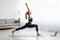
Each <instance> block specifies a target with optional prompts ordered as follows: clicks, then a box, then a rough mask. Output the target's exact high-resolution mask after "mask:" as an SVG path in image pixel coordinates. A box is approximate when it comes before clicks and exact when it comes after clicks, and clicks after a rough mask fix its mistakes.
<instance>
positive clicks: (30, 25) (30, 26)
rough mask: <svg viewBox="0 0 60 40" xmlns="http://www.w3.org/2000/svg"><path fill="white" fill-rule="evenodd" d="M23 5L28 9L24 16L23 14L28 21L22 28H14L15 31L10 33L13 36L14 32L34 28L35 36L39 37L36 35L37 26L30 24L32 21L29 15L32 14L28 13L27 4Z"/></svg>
mask: <svg viewBox="0 0 60 40" xmlns="http://www.w3.org/2000/svg"><path fill="white" fill-rule="evenodd" d="M25 5H26V7H27V9H28V11H27V12H26V14H25V18H26V19H28V22H27V23H26V24H25V25H24V26H22V27H21V28H16V29H14V30H13V31H12V34H13V35H14V32H15V31H18V30H22V29H24V28H33V27H35V28H36V32H37V36H39V35H40V34H39V33H38V25H36V24H32V21H33V19H32V17H31V14H32V13H31V12H30V10H29V8H28V5H27V3H25ZM27 17H28V18H27Z"/></svg>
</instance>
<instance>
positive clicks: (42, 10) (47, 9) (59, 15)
mask: <svg viewBox="0 0 60 40" xmlns="http://www.w3.org/2000/svg"><path fill="white" fill-rule="evenodd" d="M20 2H21V5H22V6H23V7H21V8H20V9H21V10H20V11H21V14H20V16H21V24H22V25H23V24H25V22H26V21H25V19H24V17H25V16H24V14H25V12H26V6H25V4H24V2H27V3H28V6H29V8H30V10H31V12H32V17H33V23H35V24H38V26H39V29H41V30H48V31H60V11H59V10H60V1H59V0H38V1H37V0H28V1H26V0H25V1H22V0H20ZM23 10H24V11H23Z"/></svg>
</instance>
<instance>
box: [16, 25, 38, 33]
mask: <svg viewBox="0 0 60 40" xmlns="http://www.w3.org/2000/svg"><path fill="white" fill-rule="evenodd" d="M33 27H35V28H36V31H37V32H38V25H36V24H30V25H28V24H25V25H24V26H22V27H21V28H17V29H16V31H18V30H22V29H24V28H33Z"/></svg>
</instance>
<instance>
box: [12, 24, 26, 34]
mask: <svg viewBox="0 0 60 40" xmlns="http://www.w3.org/2000/svg"><path fill="white" fill-rule="evenodd" d="M26 27H27V26H26V25H25V26H22V27H21V28H16V29H14V30H13V31H12V35H14V32H15V31H18V30H22V29H24V28H26Z"/></svg>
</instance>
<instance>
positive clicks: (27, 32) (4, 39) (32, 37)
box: [0, 28, 60, 40]
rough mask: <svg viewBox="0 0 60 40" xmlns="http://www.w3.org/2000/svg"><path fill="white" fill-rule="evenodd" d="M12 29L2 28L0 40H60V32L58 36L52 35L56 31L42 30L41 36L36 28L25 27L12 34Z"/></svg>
mask: <svg viewBox="0 0 60 40" xmlns="http://www.w3.org/2000/svg"><path fill="white" fill-rule="evenodd" d="M12 30H13V29H11V30H0V40H60V33H58V34H57V36H56V37H51V36H50V35H53V34H54V32H48V31H40V30H39V33H41V36H36V31H35V29H27V28H26V29H24V30H19V31H16V32H15V35H14V36H12V34H11V31H12Z"/></svg>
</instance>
